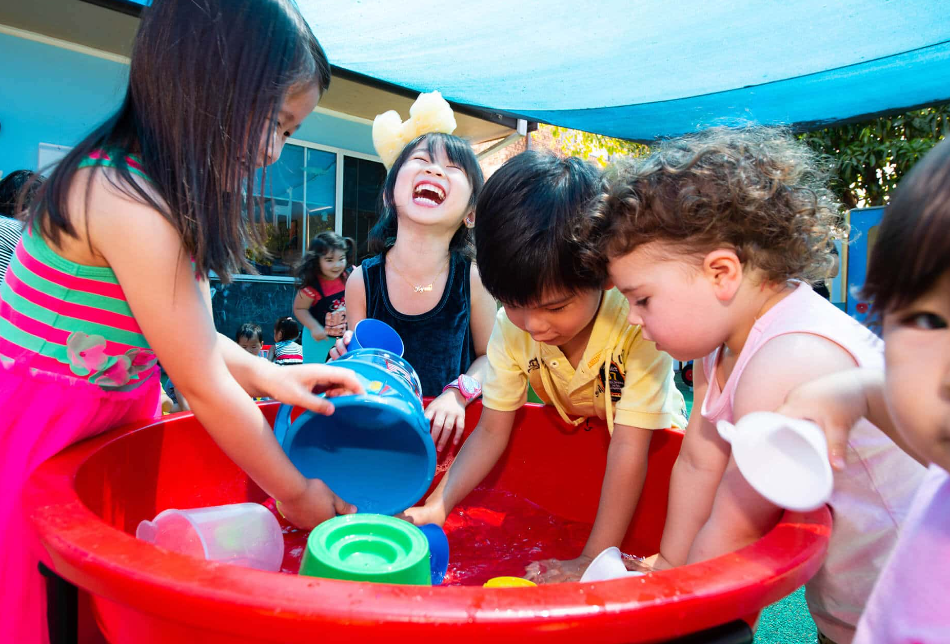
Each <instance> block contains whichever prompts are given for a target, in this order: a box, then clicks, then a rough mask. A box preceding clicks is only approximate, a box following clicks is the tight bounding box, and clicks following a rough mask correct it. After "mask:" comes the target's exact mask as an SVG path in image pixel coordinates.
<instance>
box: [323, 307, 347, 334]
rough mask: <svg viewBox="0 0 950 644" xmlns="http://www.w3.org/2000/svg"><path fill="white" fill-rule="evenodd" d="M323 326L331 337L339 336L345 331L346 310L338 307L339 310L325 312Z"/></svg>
mask: <svg viewBox="0 0 950 644" xmlns="http://www.w3.org/2000/svg"><path fill="white" fill-rule="evenodd" d="M324 328H326V330H327V335H328V336H330V337H331V338H339V337H341V336H342V335H343V333H344V332H345V331H346V311H345V310H344V309H340V310H339V311H333V312H330V313H327V316H326V324H325V325H324Z"/></svg>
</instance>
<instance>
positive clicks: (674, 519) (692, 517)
mask: <svg viewBox="0 0 950 644" xmlns="http://www.w3.org/2000/svg"><path fill="white" fill-rule="evenodd" d="M693 374H694V375H693V393H694V398H693V400H695V401H696V405H695V406H694V407H693V413H692V415H691V416H690V419H689V425H687V427H686V435H685V436H684V437H683V446H682V447H681V448H680V453H679V456H677V458H676V463H674V464H673V471H672V473H671V474H670V494H669V506H668V509H667V513H666V523H665V524H664V526H663V537H662V539H661V540H660V555H659V557H658V558H657V560H656V563H655V566H656V568H657V569H664V568H670V567H673V566H681V565H683V564H685V563H686V559H687V557H688V556H689V549H690V546H691V545H692V543H693V539H694V538H695V537H696V534H697V533H698V532H699V531H700V529H701V528H702V527H703V524H704V523H705V522H706V519H708V518H709V514H710V512H711V511H712V506H713V500H714V499H715V498H716V488H717V487H718V486H719V481H720V480H721V479H722V475H723V472H724V471H725V469H726V464H727V463H728V462H729V446H728V445H727V444H726V442H725V441H724V440H722V439H721V438H720V437H719V434H718V433H717V432H716V428H715V427H713V426H712V424H711V423H709V422H706V420H704V419H703V417H702V414H700V413H699V410H700V407H701V406H702V401H703V399H704V398H705V397H706V386H707V384H706V377H705V374H704V373H703V367H702V365H701V364H697V365H696V367H695V368H694V369H693Z"/></svg>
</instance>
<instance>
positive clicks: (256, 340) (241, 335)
mask: <svg viewBox="0 0 950 644" xmlns="http://www.w3.org/2000/svg"><path fill="white" fill-rule="evenodd" d="M234 341H235V342H236V343H237V345H238V346H239V347H241V348H242V349H244V350H245V351H247V352H248V353H250V354H251V355H252V356H258V357H260V356H262V355H263V356H264V357H265V358H266V357H267V353H266V352H264V351H263V348H264V330H263V329H262V328H261V325H260V324H254V323H253V322H245V323H244V324H242V325H241V328H240V329H238V330H237V333H235V334H234Z"/></svg>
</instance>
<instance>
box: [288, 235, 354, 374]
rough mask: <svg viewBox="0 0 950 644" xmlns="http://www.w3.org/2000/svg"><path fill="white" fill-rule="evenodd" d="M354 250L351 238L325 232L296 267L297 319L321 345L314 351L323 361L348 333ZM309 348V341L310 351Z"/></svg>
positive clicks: (295, 304) (295, 299)
mask: <svg viewBox="0 0 950 644" xmlns="http://www.w3.org/2000/svg"><path fill="white" fill-rule="evenodd" d="M354 251H355V244H354V243H353V240H352V239H350V238H349V237H341V236H340V235H337V234H336V233H331V232H323V233H320V234H319V235H317V236H316V237H314V238H313V239H312V240H310V246H309V247H308V248H307V254H306V255H304V257H303V260H302V261H301V262H300V265H299V266H298V267H297V289H298V291H297V295H296V297H294V317H296V318H297V320H299V321H300V324H302V325H303V327H304V329H306V331H305V332H306V333H309V335H310V338H311V339H312V340H313V341H314V342H316V343H319V344H317V345H316V346H315V347H314V348H313V349H312V351H314V352H315V353H316V354H318V355H319V356H320V360H321V361H322V360H323V359H324V358H325V357H326V355H327V352H329V351H330V348H331V347H332V346H333V343H334V342H335V339H336V338H338V337H340V336H341V335H343V332H344V331H346V301H345V291H346V278H348V277H349V276H350V273H352V272H353V253H354ZM310 347H311V344H310V342H309V341H307V349H308V352H309V351H311V349H310ZM311 362H313V359H312V358H311Z"/></svg>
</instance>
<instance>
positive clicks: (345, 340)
mask: <svg viewBox="0 0 950 644" xmlns="http://www.w3.org/2000/svg"><path fill="white" fill-rule="evenodd" d="M345 298H346V300H345V301H346V326H347V327H348V328H349V329H350V330H349V331H347V332H346V333H344V334H343V337H341V338H338V339H337V341H336V343H335V344H334V345H333V348H332V349H330V358H331V359H332V360H336V359H337V358H339V357H340V356H342V355H343V354H344V353H346V345H348V344H349V343H350V338H351V337H353V329H354V328H356V325H357V324H359V323H360V322H361V321H362V320H363V319H365V318H366V289H365V288H363V267H362V266H357V267H356V268H355V269H353V272H352V273H350V276H349V277H347V278H346V295H345Z"/></svg>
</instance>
